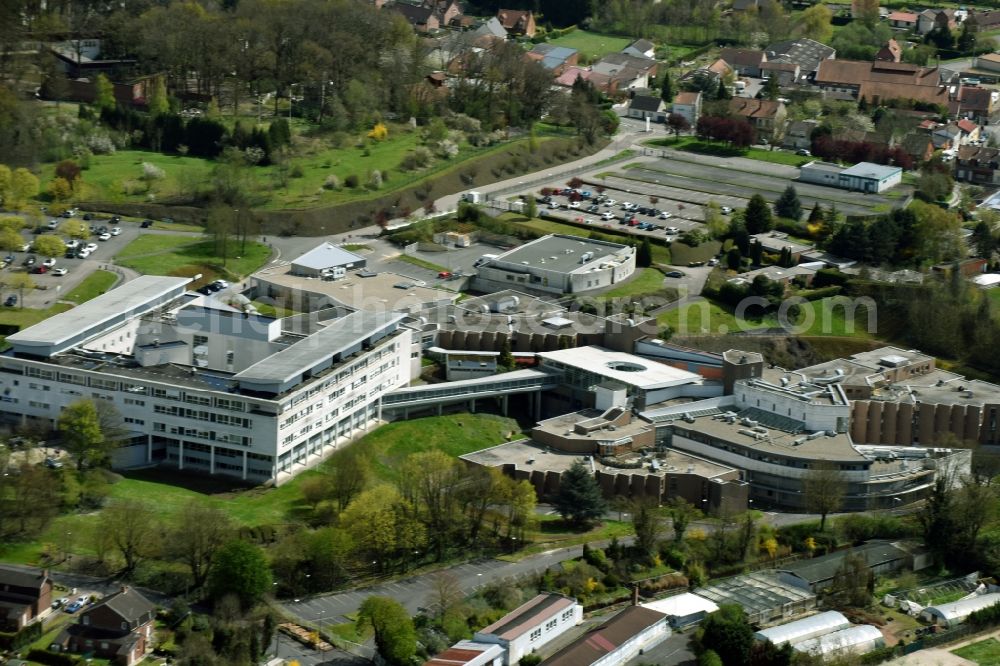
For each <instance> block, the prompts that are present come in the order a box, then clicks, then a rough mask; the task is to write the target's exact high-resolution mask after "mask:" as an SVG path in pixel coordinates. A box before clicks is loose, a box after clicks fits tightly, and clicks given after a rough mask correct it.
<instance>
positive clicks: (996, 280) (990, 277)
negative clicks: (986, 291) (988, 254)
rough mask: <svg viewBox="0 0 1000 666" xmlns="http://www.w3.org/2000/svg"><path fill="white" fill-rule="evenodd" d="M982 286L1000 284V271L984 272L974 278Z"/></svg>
mask: <svg viewBox="0 0 1000 666" xmlns="http://www.w3.org/2000/svg"><path fill="white" fill-rule="evenodd" d="M972 281H973V282H975V283H976V284H977V285H979V286H980V287H995V286H997V285H998V284H1000V273H983V274H982V275H977V276H976V277H974V278H972Z"/></svg>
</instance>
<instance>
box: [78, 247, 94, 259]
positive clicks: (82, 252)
mask: <svg viewBox="0 0 1000 666" xmlns="http://www.w3.org/2000/svg"><path fill="white" fill-rule="evenodd" d="M91 252H93V250H88V249H87V248H83V249H82V250H80V251H79V252H77V253H76V258H77V259H86V258H87V257H89V256H90V253H91Z"/></svg>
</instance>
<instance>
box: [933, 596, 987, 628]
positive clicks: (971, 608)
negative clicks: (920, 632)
mask: <svg viewBox="0 0 1000 666" xmlns="http://www.w3.org/2000/svg"><path fill="white" fill-rule="evenodd" d="M998 603H1000V593H996V592H991V593H989V594H980V595H979V596H975V597H969V598H967V599H959V600H958V601H952V602H951V603H948V604H940V605H938V606H928V607H927V608H925V609H923V610H922V611H920V619H922V620H925V621H927V622H933V623H934V624H940V625H942V626H945V627H954V626H956V625H959V624H962V623H963V622H965V619H966V618H967V617H969V615H970V614H972V613H974V612H975V611H977V610H982V609H983V608H988V607H990V606H993V605H994V604H998Z"/></svg>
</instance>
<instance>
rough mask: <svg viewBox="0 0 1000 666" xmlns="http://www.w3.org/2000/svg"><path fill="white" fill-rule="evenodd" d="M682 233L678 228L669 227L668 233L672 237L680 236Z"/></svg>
mask: <svg viewBox="0 0 1000 666" xmlns="http://www.w3.org/2000/svg"><path fill="white" fill-rule="evenodd" d="M680 232H681V230H680V229H678V228H677V227H667V233H668V234H670V235H673V234H679V233H680Z"/></svg>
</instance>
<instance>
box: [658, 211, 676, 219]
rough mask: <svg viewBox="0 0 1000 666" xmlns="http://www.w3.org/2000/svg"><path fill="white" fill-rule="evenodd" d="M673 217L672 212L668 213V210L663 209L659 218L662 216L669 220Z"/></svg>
mask: <svg viewBox="0 0 1000 666" xmlns="http://www.w3.org/2000/svg"><path fill="white" fill-rule="evenodd" d="M672 217H673V215H671V214H670V213H668V212H667V211H662V212H661V213H660V215H659V218H660V219H661V220H669V219H670V218H672Z"/></svg>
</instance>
